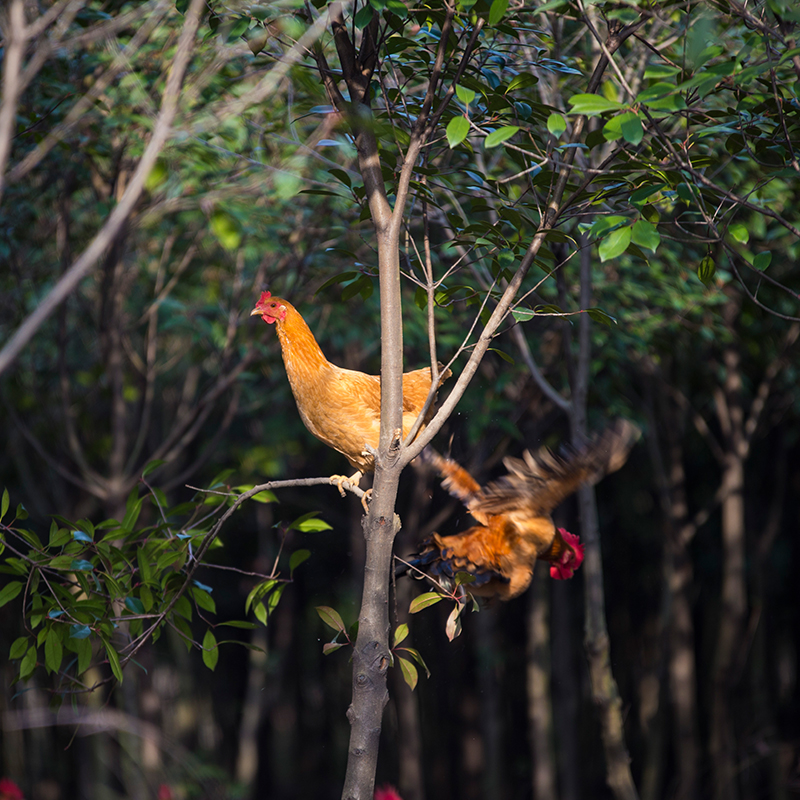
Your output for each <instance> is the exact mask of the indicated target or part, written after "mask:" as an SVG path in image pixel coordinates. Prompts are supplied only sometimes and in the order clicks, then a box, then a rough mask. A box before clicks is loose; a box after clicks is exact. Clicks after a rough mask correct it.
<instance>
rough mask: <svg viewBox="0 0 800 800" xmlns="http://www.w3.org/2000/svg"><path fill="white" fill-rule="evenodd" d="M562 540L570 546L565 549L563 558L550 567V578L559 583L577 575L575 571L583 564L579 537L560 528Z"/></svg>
mask: <svg viewBox="0 0 800 800" xmlns="http://www.w3.org/2000/svg"><path fill="white" fill-rule="evenodd" d="M558 532H559V533H560V534H561V538H562V539H563V540H564V542H565V543H566V544H567V545H568V546H567V547H565V548H564V552H563V553H562V554H561V558H559V559H558V561H557V562H556V563H555V564H553V565H552V566H551V567H550V577H551V578H553V579H555V580H557V581H565V580H567V578H571V577H572V576H573V575H574V574H575V570H576V569H578V567H579V566H580V565H581V564H583V548H584V546H583V545H582V544H581V540H580V537H579V536H576V535H575V534H574V533H570V532H569V531H568V530H565V529H564V528H559V529H558Z"/></svg>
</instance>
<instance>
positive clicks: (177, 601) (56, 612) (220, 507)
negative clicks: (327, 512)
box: [0, 465, 330, 703]
mask: <svg viewBox="0 0 800 800" xmlns="http://www.w3.org/2000/svg"><path fill="white" fill-rule="evenodd" d="M153 466H155V465H153ZM225 477H226V476H225V475H221V476H220V477H219V478H218V479H217V480H215V481H214V482H213V483H212V486H211V488H210V489H209V490H207V491H203V492H198V493H196V494H195V496H194V498H193V499H192V500H191V501H190V502H186V503H181V504H180V505H177V506H170V505H169V504H168V502H167V498H166V496H165V494H164V492H163V491H161V490H160V489H158V488H156V487H151V486H150V485H149V484H147V483H146V481H145V480H144V477H143V478H142V483H143V485H144V486H145V487H146V489H147V493H146V494H144V495H142V496H141V497H140V496H139V489H138V488H137V489H134V490H133V491H132V492H131V494H130V495H129V496H128V499H127V503H126V507H125V516H124V517H123V518H122V520H115V519H109V520H103V521H102V522H100V523H98V524H97V525H95V524H93V523H92V522H91V521H90V520H88V519H81V520H78V521H77V522H74V523H73V522H70V521H69V520H67V519H65V518H64V517H61V516H57V517H56V518H55V519H53V521H52V523H51V525H50V530H49V533H48V537H47V543H46V544H45V543H44V542H43V539H42V537H40V536H39V535H38V534H37V533H36V532H34V531H31V530H28V529H26V528H22V527H20V523H21V522H24V521H25V520H26V519H27V518H28V514H27V512H26V511H25V509H24V507H23V506H22V505H18V506H17V509H16V512H15V514H14V516H13V518H12V519H10V520H8V521H7V522H4V521H3V518H4V517H5V516H6V514H7V512H8V508H9V503H10V500H9V494H8V490H5V491H4V493H3V502H2V514H0V553H2V551H3V550H5V551H8V552H9V553H10V555H7V556H6V558H5V561H4V563H3V565H2V566H1V567H0V571H2V572H3V573H5V574H6V575H9V576H11V580H9V581H8V582H7V583H6V584H5V585H4V587H3V589H2V592H0V605H6V604H7V603H9V602H11V601H12V600H14V599H15V598H16V597H18V596H19V595H22V606H23V609H24V618H25V628H26V635H24V636H20V637H19V638H17V639H16V640H15V641H14V642H13V644H12V645H11V650H10V653H9V657H10V658H11V660H12V661H18V662H19V663H18V667H17V678H18V680H21V681H25V680H27V679H28V678H30V677H31V676H32V675H33V673H34V671H35V670H36V668H37V667H38V666H44V668H45V670H46V671H47V673H48V674H53V675H55V676H57V687H58V688H57V690H56V693H55V694H54V701H57V703H60V702H61V701H62V700H63V698H64V693H65V692H72V691H76V690H80V689H82V690H89V691H92V690H94V689H96V688H97V686H98V684H97V683H96V684H95V685H93V686H89V685H87V684H86V683H85V682H84V681H85V676H86V674H87V673H88V672H89V670H90V669H91V668H92V667H94V666H95V665H96V664H98V663H103V664H107V665H108V667H109V668H110V671H111V675H107V676H106V677H105V678H104V679H103V680H102V681H99V682H98V683H105V682H108V681H109V680H110V679H111V678H112V676H113V678H114V679H116V680H117V681H119V682H120V683H121V682H122V680H123V671H122V670H123V668H124V667H125V666H126V664H127V663H128V662H133V663H134V664H135V663H136V658H135V656H136V654H137V653H138V652H139V650H141V648H142V647H143V645H145V644H147V643H148V640H151V641H152V642H155V641H157V640H158V638H159V637H160V635H161V634H162V632H163V631H164V629H165V627H167V626H169V627H171V628H172V629H174V630H175V631H176V632H177V633H178V634H179V636H180V638H181V639H182V640H183V642H184V644H185V645H186V647H187V649H188V650H191V649H192V648H194V649H197V650H200V651H201V652H202V660H203V663H204V664H205V665H206V666H207V667H208V668H209V669H211V670H213V669H214V668H215V667H216V664H217V660H218V658H219V647H220V646H221V645H223V644H229V643H235V644H240V642H238V641H236V640H218V639H217V636H216V635H215V633H214V631H215V630H216V629H217V627H218V626H220V625H224V626H231V627H234V628H239V629H252V628H254V627H256V626H255V624H254V623H252V622H247V621H245V620H236V619H234V620H226V621H223V622H212V620H211V618H210V616H209V615H211V616H213V615H216V613H217V609H216V603H215V601H214V599H213V587H212V586H207V585H206V584H203V583H201V582H200V581H198V580H197V579H196V578H194V574H195V572H196V570H197V568H198V566H199V565H200V564H202V563H203V560H202V559H203V558H204V556H205V554H206V553H207V552H208V551H209V549H214V548H219V547H221V546H222V545H221V542H220V540H219V539H217V534H218V533H219V531H220V528H221V521H220V518H221V517H222V520H223V521H224V519H225V516H222V515H223V514H224V512H225V511H226V510H228V511H229V512H231V511H235V510H236V508H237V507H238V505H239V504H240V503H241V502H242V499H243V498H244V497H245V495H247V496H249V497H251V498H252V499H253V500H255V501H256V502H260V503H271V502H273V501H274V500H275V497H274V495H273V494H272V493H271V492H270V491H268V490H264V489H261V488H260V487H258V490H257V491H255V492H254V491H253V489H252V488H251V489H249V490H248V491H247V492H245V493H244V494H239V495H236V494H234V493H233V492H231V491H230V488H231V487H230V486H227V485H226V484H225V483H224V480H225ZM238 488H239V490H240V491H241V490H243V489H247V487H238ZM146 503H147V505H149V509H145V510H146V511H149V512H150V513H145V514H144V517H142V511H143V507H145V504H146ZM229 515H230V514H228V515H227V516H229ZM140 517H141V519H140ZM147 517H151V518H152V519H153V521H152V522H151V523H150V524H147V523H144V519H145V518H147ZM329 527H330V526H329V525H327V523H326V522H324V521H323V520H321V519H318V518H317V517H316V515H315V514H313V513H309V514H304V515H303V516H302V517H300V518H299V519H296V520H295V521H294V522H292V523H290V524H289V525H287V526H285V527H284V528H283V536H284V537H285V535H286V533H287V532H288V531H289V530H292V529H295V530H302V531H314V530H325V529H326V528H329ZM282 549H283V548H282V547H281V550H279V551H278V557H277V558H276V559H275V562H274V564H273V567H272V570H271V572H270V573H269V574H268V575H261V576H259V577H260V582H259V583H257V584H256V586H255V587H254V588H253V590H252V591H251V592H250V594H249V596H248V597H247V600H246V602H245V608H244V612H245V614H247V613H248V612H250V611H251V610H252V611H253V614H254V616H255V617H256V619H257V620H258V622H260V623H261V624H262V625H266V624H267V622H268V620H269V617H270V615H271V614H272V613H273V611H274V610H275V607H276V606H277V604H278V602H279V600H280V598H281V595H282V594H283V591H284V589H285V588H286V585H287V583H291V581H292V578H293V576H294V571H295V569H296V568H297V567H298V566H300V564H302V563H303V562H304V561H305V560H306V559H308V557H309V556H310V552H309V551H308V550H305V549H300V550H295V551H294V552H293V553H292V554H291V556H290V557H289V559H288V565H287V566H288V577H281V571H280V570H279V568H278V567H279V561H280V555H281V552H282ZM195 617H196V618H197V623H199V625H202V626H204V627H205V628H206V630H205V633H204V634H203V638H202V644H201V643H200V642H199V641H197V639H196V636H197V634H196V632H195V631H193V628H192V623H193V621H194V618H195ZM197 627H198V624H195V628H197ZM70 654H72V655H70ZM65 659H66V660H65Z"/></svg>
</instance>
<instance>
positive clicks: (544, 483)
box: [397, 420, 640, 601]
mask: <svg viewBox="0 0 800 800" xmlns="http://www.w3.org/2000/svg"><path fill="white" fill-rule="evenodd" d="M639 436H640V431H639V429H638V428H637V427H636V426H635V425H634V424H633V423H631V422H628V421H627V420H618V421H617V422H616V423H615V424H613V425H612V426H610V427H609V428H608V429H606V431H605V432H604V433H603V434H602V435H600V436H599V437H596V438H595V439H593V440H592V441H590V442H589V443H588V444H586V445H585V446H583V447H581V448H565V449H564V450H563V452H562V453H560V454H555V453H553V452H551V451H550V450H547V449H546V448H545V449H542V450H540V451H539V452H538V453H537V454H536V455H535V456H534V455H532V454H531V453H530V452H528V451H526V452H525V454H524V459H517V458H506V459H505V460H504V462H503V463H504V464H505V466H506V469H507V470H508V474H507V475H504V476H503V477H501V478H499V479H498V480H496V481H493V482H492V483H489V484H488V485H487V486H484V487H481V486H480V484H478V482H477V481H476V480H475V479H474V478H473V477H472V476H471V475H470V474H469V473H468V472H467V471H466V470H465V469H464V468H463V467H461V466H459V465H458V464H457V463H456V462H455V461H453V460H451V459H449V458H444V457H442V456H440V455H439V454H438V453H430V452H429V453H428V455H427V458H428V459H429V460H430V461H431V462H432V463H433V465H434V467H435V468H436V470H437V471H438V472H439V474H440V475H441V476H442V479H443V480H442V486H444V488H445V489H447V490H448V491H449V492H450V493H451V494H452V495H453V496H454V497H457V498H458V499H459V500H461V501H462V502H463V503H464V505H465V506H466V508H467V510H468V511H469V513H470V514H471V515H472V516H473V518H474V519H475V521H476V522H477V523H478V524H477V525H474V526H472V527H471V528H468V529H467V530H465V531H462V532H461V533H457V534H454V535H452V536H440V535H439V534H438V533H434V534H433V535H432V536H429V537H428V538H427V539H425V540H423V541H422V542H421V543H420V548H419V553H417V554H415V555H413V556H412V557H410V558H409V559H408V564H409V565H410V566H408V565H406V564H403V565H401V566H400V567H399V568H398V570H397V572H398V574H404V573H406V572H409V571H410V572H411V573H413V572H415V571H416V572H417V574H418V575H419V573H420V572H422V573H425V574H427V575H428V576H430V577H431V578H433V579H434V580H437V581H439V582H440V583H442V584H443V585H445V586H446V587H448V588H449V587H451V586H452V585H453V582H454V579H455V577H456V575H457V574H458V573H459V572H465V573H467V574H469V575H472V576H474V581H473V582H471V583H469V584H468V585H467V588H468V591H469V592H470V593H471V594H473V595H477V596H479V597H484V598H489V599H495V598H497V599H500V600H504V601H505V600H511V599H513V598H514V597H517V596H519V595H520V594H522V592H524V591H525V590H526V589H527V588H528V586H529V585H530V582H531V578H532V577H533V568H534V565H535V564H536V560H537V559H543V560H545V561H549V562H550V564H551V567H550V576H551V577H552V578H555V579H557V580H564V579H566V578H571V577H572V576H573V574H574V572H575V570H576V569H577V568H578V567H579V566H580V565H581V563H582V562H583V545H582V544H580V540H579V538H578V537H577V536H574V535H573V534H571V533H569V532H568V531H566V530H564V529H563V528H558V529H556V527H555V525H554V524H553V519H552V517H551V516H550V513H551V512H552V511H553V509H554V508H555V507H556V506H557V505H558V504H559V503H560V502H561V501H562V500H564V499H565V498H566V497H568V496H569V495H570V494H572V493H573V492H574V491H575V490H576V489H577V488H578V487H579V486H580V485H581V484H582V483H596V482H597V481H598V480H600V478H602V477H603V476H604V475H606V474H608V473H610V472H614V471H616V470H618V469H619V468H620V467H621V466H622V465H623V464H624V463H625V461H626V459H627V457H628V453H629V451H630V449H631V447H632V446H633V444H634V443H635V442H636V440H637V439H638V438H639ZM411 568H414V569H411Z"/></svg>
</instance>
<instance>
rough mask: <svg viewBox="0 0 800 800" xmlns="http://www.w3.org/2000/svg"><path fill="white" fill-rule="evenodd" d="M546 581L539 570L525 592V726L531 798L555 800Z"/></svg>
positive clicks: (542, 569) (547, 588)
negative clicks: (529, 587) (529, 751)
mask: <svg viewBox="0 0 800 800" xmlns="http://www.w3.org/2000/svg"><path fill="white" fill-rule="evenodd" d="M549 583H550V578H549V576H548V575H547V571H546V570H545V569H544V568H542V567H539V568H538V569H537V570H536V572H535V573H534V576H533V589H532V591H531V592H529V593H528V598H529V602H528V653H527V684H528V725H529V726H530V730H531V757H532V761H533V780H532V783H533V796H534V798H535V800H555V798H556V776H555V769H554V765H555V754H554V753H553V704H552V702H551V694H550V674H551V659H550V586H549Z"/></svg>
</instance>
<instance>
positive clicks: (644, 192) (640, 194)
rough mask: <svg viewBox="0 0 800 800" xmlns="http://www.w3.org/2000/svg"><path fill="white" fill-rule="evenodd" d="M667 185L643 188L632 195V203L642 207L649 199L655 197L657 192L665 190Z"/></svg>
mask: <svg viewBox="0 0 800 800" xmlns="http://www.w3.org/2000/svg"><path fill="white" fill-rule="evenodd" d="M664 186H666V184H664V183H655V184H651V185H647V186H641V187H640V188H638V189H637V190H636V191H635V192H634V193H633V194H632V195H631V198H630V200H631V203H633V204H634V205H640V204H642V203H644V202H645V201H646V200H647V198H648V197H650V196H651V195H654V194H655V193H656V192H658V191H660V190H661V189H663V188H664Z"/></svg>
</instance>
